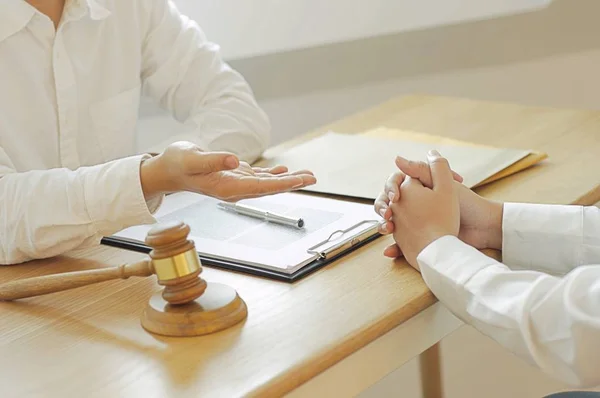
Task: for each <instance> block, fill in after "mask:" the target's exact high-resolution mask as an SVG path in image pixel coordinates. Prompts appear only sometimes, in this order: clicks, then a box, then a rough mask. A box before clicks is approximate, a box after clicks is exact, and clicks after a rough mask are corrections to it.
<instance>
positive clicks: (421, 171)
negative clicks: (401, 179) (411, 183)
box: [396, 156, 433, 188]
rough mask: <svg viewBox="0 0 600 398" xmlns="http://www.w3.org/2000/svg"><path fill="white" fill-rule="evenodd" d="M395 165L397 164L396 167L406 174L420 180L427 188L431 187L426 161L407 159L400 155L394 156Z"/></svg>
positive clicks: (429, 172) (431, 182)
mask: <svg viewBox="0 0 600 398" xmlns="http://www.w3.org/2000/svg"><path fill="white" fill-rule="evenodd" d="M396 166H398V169H400V171H402V172H403V173H404V174H406V175H407V176H409V177H411V178H414V179H416V180H419V181H421V184H423V185H424V186H426V187H427V188H432V187H433V181H432V180H431V171H430V170H429V165H428V164H427V163H425V162H419V161H416V160H408V159H406V158H403V157H402V156H396Z"/></svg>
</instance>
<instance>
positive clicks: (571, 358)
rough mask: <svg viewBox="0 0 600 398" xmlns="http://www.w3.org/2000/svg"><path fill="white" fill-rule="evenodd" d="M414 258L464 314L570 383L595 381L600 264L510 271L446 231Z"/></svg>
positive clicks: (599, 364)
mask: <svg viewBox="0 0 600 398" xmlns="http://www.w3.org/2000/svg"><path fill="white" fill-rule="evenodd" d="M418 261H419V265H420V267H421V272H422V274H423V278H424V279H425V282H426V283H427V285H428V286H429V288H430V289H431V290H432V292H433V293H434V294H435V295H436V296H437V298H438V299H439V300H440V301H441V302H442V303H443V304H444V305H446V306H447V307H448V308H449V309H450V310H451V311H452V312H453V313H454V314H456V315H457V316H458V317H459V318H461V319H462V320H463V321H465V322H467V323H469V324H471V325H472V326H474V327H475V328H477V329H478V330H480V331H481V332H482V333H484V334H486V335H488V336H490V337H492V338H493V339H495V340H496V341H498V342H499V343H500V344H502V345H503V346H505V347H506V348H507V349H509V350H511V351H512V352H514V353H515V354H517V355H519V356H521V357H522V358H524V359H526V360H527V361H529V362H531V363H532V364H535V365H536V366H538V367H539V368H541V369H542V370H543V371H545V372H547V373H548V374H550V375H552V376H554V377H556V378H558V379H561V380H563V381H565V382H567V383H569V384H573V385H579V386H588V387H591V386H595V385H597V384H598V383H600V373H598V372H597V369H599V368H600V344H598V341H600V321H599V320H598V308H597V304H598V302H600V266H593V267H592V266H589V267H580V268H579V269H577V270H575V271H572V272H571V273H570V274H569V275H567V276H566V277H564V278H556V277H552V276H550V275H547V274H543V273H540V272H536V271H518V272H515V271H511V270H510V269H508V267H506V266H505V265H504V264H501V263H499V262H497V261H495V260H493V259H491V258H489V257H487V256H485V255H484V254H482V253H481V252H479V251H478V250H476V249H474V248H472V247H470V246H468V245H466V244H464V243H462V242H460V241H459V240H458V239H456V238H453V237H450V236H446V237H443V238H440V239H439V240H438V241H436V242H434V243H432V244H431V245H430V246H428V247H427V248H426V249H425V250H423V251H422V252H421V254H420V255H419V257H418Z"/></svg>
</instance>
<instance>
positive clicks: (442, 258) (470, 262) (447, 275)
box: [417, 235, 498, 311]
mask: <svg viewBox="0 0 600 398" xmlns="http://www.w3.org/2000/svg"><path fill="white" fill-rule="evenodd" d="M417 262H418V263H419V267H420V269H421V274H422V276H423V280H424V281H425V283H426V284H427V286H428V287H429V289H431V291H432V292H433V294H434V295H435V296H436V297H438V299H440V300H444V301H445V304H446V305H448V306H449V307H451V309H452V310H454V311H459V310H460V305H459V306H457V308H454V307H455V306H453V305H451V304H450V303H454V302H458V301H461V298H460V297H457V295H461V294H462V293H461V292H462V291H463V289H462V288H461V287H462V286H464V285H465V284H466V283H467V282H468V281H469V280H470V279H471V278H472V277H473V275H475V274H476V273H478V272H479V271H481V270H482V269H484V268H487V267H489V266H490V265H493V264H498V262H497V261H496V260H494V259H493V258H491V257H488V256H486V255H485V254H483V253H482V252H480V251H479V250H477V249H475V248H474V247H472V246H469V245H467V244H466V243H464V242H462V241H461V240H460V239H458V238H457V237H454V236H450V235H447V236H443V237H441V238H439V239H437V240H435V241H433V242H432V243H430V244H429V245H428V246H427V247H426V248H425V249H423V250H422V251H421V253H419V255H418V256H417ZM463 299H466V298H464V297H463ZM446 301H447V302H446Z"/></svg>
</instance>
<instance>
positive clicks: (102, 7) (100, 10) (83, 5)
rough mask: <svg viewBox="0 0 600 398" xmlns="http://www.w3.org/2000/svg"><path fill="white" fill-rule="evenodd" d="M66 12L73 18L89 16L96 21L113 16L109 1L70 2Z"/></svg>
mask: <svg viewBox="0 0 600 398" xmlns="http://www.w3.org/2000/svg"><path fill="white" fill-rule="evenodd" d="M64 12H65V13H67V15H69V16H70V17H72V18H81V17H83V16H84V15H88V14H89V16H90V18H91V19H93V20H95V21H99V20H102V19H105V18H107V17H108V16H109V15H110V14H111V10H110V5H109V4H108V0H69V1H67V4H66V5H65V11H64Z"/></svg>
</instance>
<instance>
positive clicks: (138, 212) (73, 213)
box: [0, 148, 161, 264]
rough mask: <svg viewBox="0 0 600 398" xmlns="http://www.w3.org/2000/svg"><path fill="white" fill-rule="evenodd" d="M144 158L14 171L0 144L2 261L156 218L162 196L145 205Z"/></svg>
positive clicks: (56, 250)
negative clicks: (142, 180)
mask: <svg viewBox="0 0 600 398" xmlns="http://www.w3.org/2000/svg"><path fill="white" fill-rule="evenodd" d="M147 156H148V155H140V156H134V157H129V158H124V159H119V160H115V161H112V162H109V163H105V164H101V165H97V166H92V167H82V168H79V169H77V170H74V171H72V170H69V169H62V168H61V169H50V170H40V171H28V172H23V173H17V172H15V171H14V167H13V165H12V163H11V161H10V159H9V158H8V156H6V154H5V153H4V151H3V150H2V149H1V148H0V220H2V221H1V222H0V264H15V263H21V262H24V261H28V260H33V259H39V258H47V257H52V256H56V255H59V254H62V253H64V252H66V251H68V250H71V249H74V248H77V247H81V246H86V245H92V244H98V243H99V241H100V239H101V238H102V237H103V236H108V235H112V234H114V233H116V232H118V231H120V230H122V229H124V228H127V227H129V226H132V225H141V224H151V223H153V222H155V219H154V217H153V216H152V214H151V212H152V211H154V210H155V209H156V208H157V207H158V206H159V205H160V200H161V199H160V198H159V199H157V200H153V201H152V202H151V203H147V202H146V200H145V198H144V194H143V191H142V187H141V181H140V164H141V161H142V160H143V159H144V158H145V157H147ZM149 207H150V208H149Z"/></svg>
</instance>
